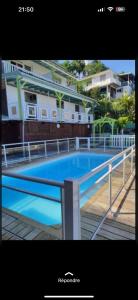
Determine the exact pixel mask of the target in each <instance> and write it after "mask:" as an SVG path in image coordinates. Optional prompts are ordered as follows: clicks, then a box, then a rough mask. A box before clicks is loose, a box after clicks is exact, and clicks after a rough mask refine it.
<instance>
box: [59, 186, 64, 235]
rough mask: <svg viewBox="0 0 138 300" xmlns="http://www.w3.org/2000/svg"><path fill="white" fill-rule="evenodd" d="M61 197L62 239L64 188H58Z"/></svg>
mask: <svg viewBox="0 0 138 300" xmlns="http://www.w3.org/2000/svg"><path fill="white" fill-rule="evenodd" d="M60 199H61V218H62V219H61V224H62V240H65V222H64V199H65V197H64V188H60Z"/></svg>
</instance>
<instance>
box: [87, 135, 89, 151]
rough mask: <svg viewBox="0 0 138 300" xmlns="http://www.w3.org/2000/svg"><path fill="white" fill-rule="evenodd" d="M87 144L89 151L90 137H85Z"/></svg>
mask: <svg viewBox="0 0 138 300" xmlns="http://www.w3.org/2000/svg"><path fill="white" fill-rule="evenodd" d="M87 145H88V150H89V151H90V138H89V137H88V138H87Z"/></svg>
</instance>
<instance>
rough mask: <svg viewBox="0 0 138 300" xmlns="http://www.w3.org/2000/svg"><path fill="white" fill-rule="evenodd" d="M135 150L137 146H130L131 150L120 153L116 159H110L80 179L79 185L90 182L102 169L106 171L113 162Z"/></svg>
mask: <svg viewBox="0 0 138 300" xmlns="http://www.w3.org/2000/svg"><path fill="white" fill-rule="evenodd" d="M133 148H135V145H132V146H130V147H129V148H127V149H125V150H124V151H122V152H121V153H118V154H117V155H115V156H114V157H112V158H110V159H109V160H107V161H106V162H104V163H103V164H101V165H100V166H98V167H96V168H94V169H93V170H92V171H90V172H89V173H87V174H85V175H84V176H82V177H80V178H79V179H78V181H79V183H83V182H84V181H86V180H88V179H89V178H90V177H91V176H93V175H95V174H96V173H98V172H99V171H101V170H102V169H104V168H105V167H106V166H108V165H109V164H110V163H112V162H113V161H115V160H116V159H117V158H119V157H121V156H122V155H123V154H124V153H127V152H128V151H129V150H131V149H133Z"/></svg>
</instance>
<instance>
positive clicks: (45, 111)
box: [9, 102, 93, 124]
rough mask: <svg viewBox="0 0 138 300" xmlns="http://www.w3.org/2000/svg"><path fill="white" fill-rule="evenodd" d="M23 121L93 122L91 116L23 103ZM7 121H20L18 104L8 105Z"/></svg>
mask: <svg viewBox="0 0 138 300" xmlns="http://www.w3.org/2000/svg"><path fill="white" fill-rule="evenodd" d="M23 112H24V114H23V117H24V120H26V119H27V120H28V119H29V120H40V121H45V122H46V121H47V122H65V123H81V124H87V123H91V122H92V121H93V115H92V114H87V113H78V112H71V111H66V110H64V109H61V110H60V109H58V108H55V109H54V108H53V109H52V108H51V109H49V108H47V107H46V106H39V105H37V104H32V103H24V107H23ZM9 119H14V120H18V119H20V116H19V111H18V103H17V102H12V103H10V105H9Z"/></svg>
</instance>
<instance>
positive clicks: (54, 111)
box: [52, 110, 57, 118]
mask: <svg viewBox="0 0 138 300" xmlns="http://www.w3.org/2000/svg"><path fill="white" fill-rule="evenodd" d="M52 116H53V118H56V116H57V112H56V110H53V111H52Z"/></svg>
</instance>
